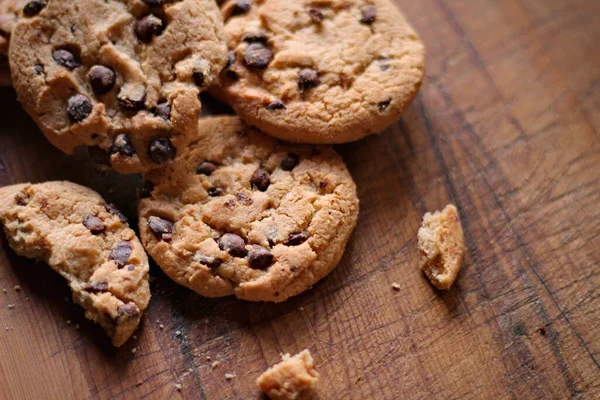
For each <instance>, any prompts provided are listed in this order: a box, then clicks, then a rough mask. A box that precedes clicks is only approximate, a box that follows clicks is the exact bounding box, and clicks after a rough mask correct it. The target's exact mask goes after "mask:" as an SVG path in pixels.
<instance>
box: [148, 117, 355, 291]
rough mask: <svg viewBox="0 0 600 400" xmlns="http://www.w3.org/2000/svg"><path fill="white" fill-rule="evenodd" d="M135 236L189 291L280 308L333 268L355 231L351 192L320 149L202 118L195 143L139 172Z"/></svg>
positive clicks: (342, 169) (333, 158) (326, 150)
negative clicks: (161, 165)
mask: <svg viewBox="0 0 600 400" xmlns="http://www.w3.org/2000/svg"><path fill="white" fill-rule="evenodd" d="M146 179H147V184H146V187H145V190H144V191H142V193H141V195H140V197H141V199H140V202H139V217H140V237H141V239H142V243H143V244H144V246H145V247H146V250H148V252H149V254H150V255H151V256H152V258H154V260H155V261H156V262H157V263H158V265H159V266H160V267H161V268H162V269H163V270H164V271H165V272H166V274H167V275H169V276H170V277H171V278H172V279H173V280H175V281H177V282H178V283H180V284H181V285H184V286H186V287H188V288H190V289H192V290H195V291H196V292H198V293H200V294H202V295H204V296H208V297H219V296H227V295H235V296H237V297H238V298H240V299H245V300H252V301H274V302H280V301H284V300H286V299H287V298H289V297H291V296H294V295H297V294H299V293H301V292H303V291H305V290H306V289H308V288H309V287H310V286H311V285H313V284H314V283H315V282H317V281H319V280H320V279H322V278H323V277H325V276H326V275H327V274H329V273H330V272H331V270H332V269H333V268H334V267H335V266H336V265H337V264H338V262H339V261H340V258H341V257H342V254H343V252H344V248H345V247H346V243H347V241H348V239H349V237H350V234H351V233H352V231H353V229H354V226H355V224H356V220H357V216H358V208H359V203H358V199H357V196H356V186H355V184H354V182H353V180H352V177H351V176H350V174H349V172H348V170H347V169H346V166H345V164H344V162H343V160H342V159H341V157H340V156H339V155H337V153H336V152H335V151H334V150H333V149H332V148H331V147H326V146H322V147H319V146H302V145H296V146H294V145H290V144H285V143H282V142H279V141H277V140H275V139H272V138H270V137H268V136H266V135H264V134H263V133H261V132H259V131H258V130H257V129H255V128H251V127H249V126H247V125H245V124H244V123H243V122H242V121H241V120H240V119H239V118H238V117H213V118H207V119H201V120H200V123H199V131H198V136H197V138H196V139H195V140H194V141H193V142H192V143H191V144H190V146H189V147H188V148H187V149H186V150H185V151H184V152H183V153H182V154H181V156H180V157H178V158H177V160H176V161H175V162H174V163H172V164H170V165H169V166H167V167H166V168H165V169H164V170H160V171H159V170H156V171H151V172H150V173H148V174H146Z"/></svg>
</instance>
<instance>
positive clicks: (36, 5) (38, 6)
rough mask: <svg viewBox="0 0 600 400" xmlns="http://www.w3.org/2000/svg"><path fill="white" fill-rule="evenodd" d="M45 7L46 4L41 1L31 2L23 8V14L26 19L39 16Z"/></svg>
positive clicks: (34, 0)
mask: <svg viewBox="0 0 600 400" xmlns="http://www.w3.org/2000/svg"><path fill="white" fill-rule="evenodd" d="M44 7H46V2H45V1H43V0H32V1H30V2H29V3H27V4H25V7H23V14H24V15H25V16H26V17H33V16H34V15H37V14H39V12H40V11H42V9H43V8H44Z"/></svg>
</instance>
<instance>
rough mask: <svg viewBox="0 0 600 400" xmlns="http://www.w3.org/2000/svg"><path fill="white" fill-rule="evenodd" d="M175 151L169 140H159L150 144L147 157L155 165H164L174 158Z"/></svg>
mask: <svg viewBox="0 0 600 400" xmlns="http://www.w3.org/2000/svg"><path fill="white" fill-rule="evenodd" d="M176 154H177V149H175V147H174V146H173V145H172V144H171V140H170V139H169V138H160V139H156V140H153V141H152V142H150V145H149V146H148V155H149V156H150V159H151V160H152V162H154V163H156V164H166V163H168V162H169V161H171V160H173V159H174V158H175V155H176Z"/></svg>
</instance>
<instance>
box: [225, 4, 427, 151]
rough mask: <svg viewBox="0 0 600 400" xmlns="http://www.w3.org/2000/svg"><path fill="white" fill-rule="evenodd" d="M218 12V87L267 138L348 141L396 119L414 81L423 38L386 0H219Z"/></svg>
mask: <svg viewBox="0 0 600 400" xmlns="http://www.w3.org/2000/svg"><path fill="white" fill-rule="evenodd" d="M221 12H222V14H223V17H224V19H225V32H226V35H227V44H228V47H229V49H230V53H229V58H228V62H227V66H226V69H225V70H224V71H223V73H222V74H221V78H220V85H221V89H220V90H222V91H223V92H224V95H225V97H226V98H227V100H228V102H229V103H230V104H231V106H232V107H233V108H234V110H235V111H236V112H237V113H238V114H239V115H240V116H241V117H242V118H243V119H244V120H246V122H248V123H249V124H251V125H254V126H256V127H258V128H259V129H261V130H262V131H263V132H265V133H267V134H269V135H272V136H275V137H278V138H281V139H286V140H290V141H294V142H303V143H344V142H349V141H354V140H357V139H360V138H362V137H364V136H366V135H369V134H372V133H376V132H380V131H381V130H383V129H384V128H386V127H387V126H388V125H390V124H391V123H393V122H395V121H396V120H397V119H398V118H399V117H400V115H401V114H402V112H403V111H404V110H405V109H406V108H407V107H408V106H409V104H410V103H411V102H412V100H413V98H414V97H415V95H416V93H417V91H418V90H419V87H420V85H421V81H422V79H423V75H424V70H425V51H424V47H423V44H422V43H421V41H420V39H419V37H418V36H417V34H416V33H415V31H414V30H413V28H411V26H410V25H409V23H408V22H407V21H406V19H405V18H404V17H403V15H402V14H401V13H400V12H399V11H398V9H397V8H396V7H395V6H394V5H393V4H392V3H391V2H390V1H389V0H323V1H313V0H299V1H289V0H227V1H224V2H223V4H222V5H221ZM217 92H218V90H217ZM217 94H218V93H217Z"/></svg>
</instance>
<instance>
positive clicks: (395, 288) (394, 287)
mask: <svg viewBox="0 0 600 400" xmlns="http://www.w3.org/2000/svg"><path fill="white" fill-rule="evenodd" d="M392 289H394V290H395V291H399V290H400V284H399V283H396V282H394V283H392Z"/></svg>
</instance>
